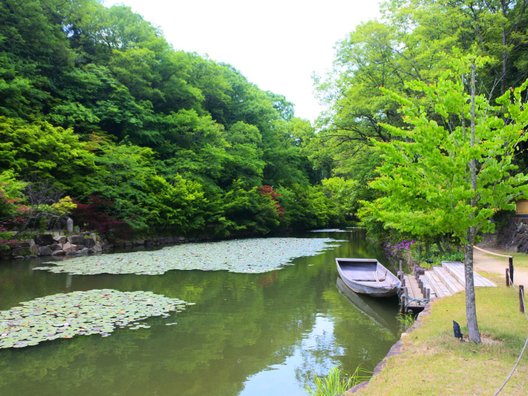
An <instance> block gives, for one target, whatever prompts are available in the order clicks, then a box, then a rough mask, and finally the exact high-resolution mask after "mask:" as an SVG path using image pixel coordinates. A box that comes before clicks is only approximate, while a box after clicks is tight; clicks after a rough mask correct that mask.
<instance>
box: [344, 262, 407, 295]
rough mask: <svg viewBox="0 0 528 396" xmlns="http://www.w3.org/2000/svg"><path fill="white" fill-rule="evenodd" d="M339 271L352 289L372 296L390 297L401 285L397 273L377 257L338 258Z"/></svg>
mask: <svg viewBox="0 0 528 396" xmlns="http://www.w3.org/2000/svg"><path fill="white" fill-rule="evenodd" d="M336 264H337V272H339V276H340V277H341V279H342V280H343V282H344V283H345V285H346V286H347V287H348V288H350V289H351V290H352V291H354V292H356V293H359V294H368V295H369V296H372V297H390V296H393V295H395V294H396V293H397V292H398V288H399V287H400V285H401V282H400V280H399V279H398V277H397V276H396V275H394V274H393V273H392V272H390V271H389V270H388V269H387V268H385V267H384V266H383V264H381V263H380V262H379V261H378V260H376V259H363V258H336Z"/></svg>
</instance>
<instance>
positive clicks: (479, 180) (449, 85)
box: [361, 62, 528, 342]
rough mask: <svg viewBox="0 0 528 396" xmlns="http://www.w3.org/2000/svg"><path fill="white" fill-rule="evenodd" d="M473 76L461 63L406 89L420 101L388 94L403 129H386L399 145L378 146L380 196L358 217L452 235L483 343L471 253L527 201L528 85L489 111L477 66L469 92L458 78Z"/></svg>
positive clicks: (471, 322)
mask: <svg viewBox="0 0 528 396" xmlns="http://www.w3.org/2000/svg"><path fill="white" fill-rule="evenodd" d="M468 69H469V65H468V63H467V62H466V63H464V62H460V64H459V65H458V66H457V65H455V66H454V71H450V70H448V71H446V72H445V73H444V75H443V76H442V77H441V78H439V80H438V82H437V83H435V84H424V83H421V82H414V83H412V84H409V88H410V89H412V90H413V92H414V94H415V96H418V97H423V100H422V101H416V100H415V99H414V98H413V99H411V98H410V97H405V96H401V95H398V94H396V93H394V92H389V91H386V92H387V94H388V95H390V96H391V97H392V98H393V99H394V100H396V101H398V102H399V103H400V104H401V110H400V111H401V113H402V115H403V119H404V120H405V123H406V125H405V126H404V127H397V126H392V125H389V124H383V125H382V126H383V128H385V129H386V130H388V131H390V133H391V134H392V135H394V136H397V137H398V139H394V140H392V141H391V142H376V143H375V145H376V147H377V148H378V149H379V150H380V151H381V152H382V154H381V156H382V158H383V160H384V162H383V164H382V165H381V166H380V167H379V168H378V169H377V172H378V177H377V178H376V179H375V180H374V181H373V182H372V183H371V184H370V186H371V187H372V188H373V189H375V190H377V191H378V192H379V193H380V196H379V197H378V198H377V199H375V200H374V201H372V202H364V207H363V209H362V210H361V217H362V218H363V219H368V218H374V219H376V220H378V221H380V222H382V223H383V224H384V226H385V227H386V228H387V229H394V230H397V231H399V232H403V233H407V234H411V235H413V236H417V237H431V236H446V235H447V236H449V237H452V238H454V239H455V240H456V241H458V243H459V244H460V245H461V246H464V249H465V260H464V263H465V272H466V316H467V321H468V328H469V337H470V340H471V341H474V342H480V333H479V330H478V323H477V317H476V309H475V294H474V285H473V245H474V244H475V243H476V240H477V238H478V235H480V234H481V233H482V232H490V231H492V230H493V227H494V225H493V222H492V221H491V219H492V217H493V215H494V213H496V212H497V211H498V210H511V209H512V208H513V204H512V200H514V199H515V198H518V197H522V196H524V195H526V194H527V193H528V185H527V182H528V175H525V174H523V173H521V172H519V170H518V168H517V167H516V166H515V165H514V163H513V158H514V156H515V155H516V154H517V153H518V150H519V144H520V143H521V142H523V141H525V140H526V139H527V135H526V133H525V131H524V129H525V127H526V126H527V125H528V109H526V108H525V106H523V103H522V97H521V94H522V92H523V91H524V90H525V89H526V88H527V87H528V83H525V84H523V85H522V86H521V87H519V88H517V89H515V90H512V91H511V92H510V91H509V92H507V93H506V94H504V95H503V96H501V97H500V98H499V99H498V101H497V102H498V104H497V105H492V104H490V103H489V101H488V99H487V97H485V96H484V95H477V94H476V92H475V67H474V65H473V66H472V67H471V70H472V73H471V82H470V84H469V90H470V92H469V93H468V92H467V87H466V86H465V85H464V82H463V80H467V76H463V75H462V72H461V70H468ZM424 103H426V104H427V105H426V106H424Z"/></svg>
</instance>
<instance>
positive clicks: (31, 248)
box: [29, 239, 39, 256]
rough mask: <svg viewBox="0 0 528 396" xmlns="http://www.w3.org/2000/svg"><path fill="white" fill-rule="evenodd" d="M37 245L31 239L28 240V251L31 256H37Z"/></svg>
mask: <svg viewBox="0 0 528 396" xmlns="http://www.w3.org/2000/svg"><path fill="white" fill-rule="evenodd" d="M38 248H39V247H38V245H37V244H36V243H35V241H34V240H33V239H31V240H30V241H29V251H30V252H31V255H32V256H38Z"/></svg>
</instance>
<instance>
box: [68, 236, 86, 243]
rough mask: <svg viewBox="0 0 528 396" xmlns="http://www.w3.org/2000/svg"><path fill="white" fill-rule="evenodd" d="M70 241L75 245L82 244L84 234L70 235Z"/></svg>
mask: <svg viewBox="0 0 528 396" xmlns="http://www.w3.org/2000/svg"><path fill="white" fill-rule="evenodd" d="M68 242H70V243H72V244H74V245H82V244H83V242H84V237H83V236H82V235H71V236H69V237H68Z"/></svg>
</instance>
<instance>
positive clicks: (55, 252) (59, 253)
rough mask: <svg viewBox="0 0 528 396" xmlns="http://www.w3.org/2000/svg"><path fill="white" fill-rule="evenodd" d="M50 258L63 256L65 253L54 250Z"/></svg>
mask: <svg viewBox="0 0 528 396" xmlns="http://www.w3.org/2000/svg"><path fill="white" fill-rule="evenodd" d="M51 255H52V256H65V255H66V252H65V251H64V250H62V249H61V250H55V251H53V253H51Z"/></svg>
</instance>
